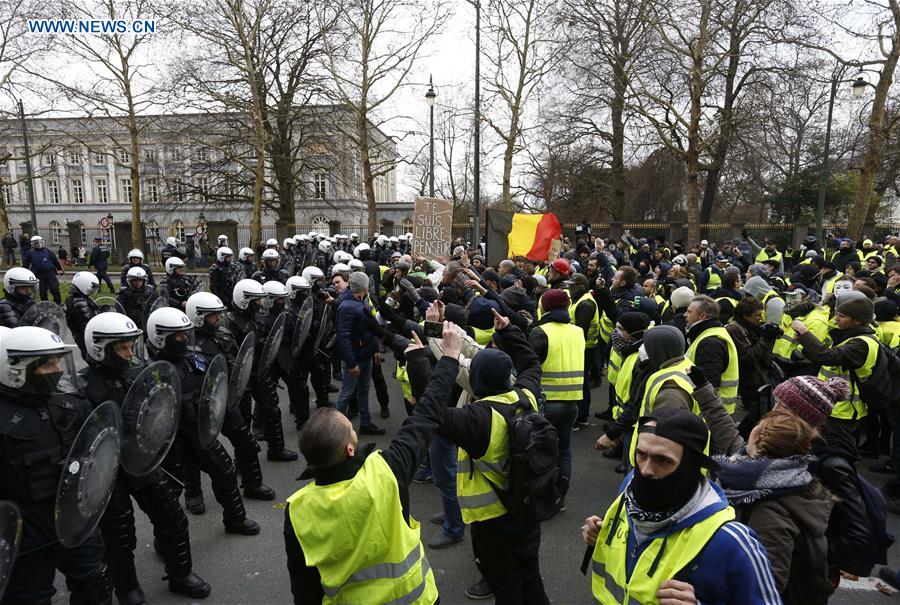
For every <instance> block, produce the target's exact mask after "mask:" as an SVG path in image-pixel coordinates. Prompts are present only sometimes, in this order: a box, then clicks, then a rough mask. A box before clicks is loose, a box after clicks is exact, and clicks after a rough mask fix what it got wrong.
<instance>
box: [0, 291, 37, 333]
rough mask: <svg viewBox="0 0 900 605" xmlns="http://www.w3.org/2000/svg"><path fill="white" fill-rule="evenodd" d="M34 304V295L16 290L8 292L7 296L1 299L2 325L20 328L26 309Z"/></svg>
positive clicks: (0, 316)
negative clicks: (23, 293)
mask: <svg viewBox="0 0 900 605" xmlns="http://www.w3.org/2000/svg"><path fill="white" fill-rule="evenodd" d="M33 306H34V296H33V295H32V296H24V295H22V294H16V293H15V292H6V298H4V299H3V300H0V326H6V327H7V328H18V327H19V322H20V321H22V315H24V314H25V311H27V310H28V309H30V308H31V307H33Z"/></svg>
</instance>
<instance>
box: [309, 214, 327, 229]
mask: <svg viewBox="0 0 900 605" xmlns="http://www.w3.org/2000/svg"><path fill="white" fill-rule="evenodd" d="M312 230H313V231H318V232H319V233H328V219H327V218H325V217H324V216H322V215H319V216H314V217H313V220H312Z"/></svg>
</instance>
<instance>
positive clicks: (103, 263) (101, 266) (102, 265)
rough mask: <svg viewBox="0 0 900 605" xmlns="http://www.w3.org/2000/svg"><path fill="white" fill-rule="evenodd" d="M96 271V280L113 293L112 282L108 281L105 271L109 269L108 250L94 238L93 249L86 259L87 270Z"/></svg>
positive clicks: (97, 238)
mask: <svg viewBox="0 0 900 605" xmlns="http://www.w3.org/2000/svg"><path fill="white" fill-rule="evenodd" d="M91 267H94V268H95V269H97V279H98V280H100V281H102V282H103V283H105V284H106V285H107V286H108V287H109V291H110V292H115V291H116V289H115V288H114V287H113V284H112V280H110V279H109V275H107V273H106V270H107V269H108V268H109V250H107V249H106V248H104V247H103V246H101V245H100V238H99V237H95V238H94V247H93V248H91V257H90V258H89V259H88V269H90V268H91Z"/></svg>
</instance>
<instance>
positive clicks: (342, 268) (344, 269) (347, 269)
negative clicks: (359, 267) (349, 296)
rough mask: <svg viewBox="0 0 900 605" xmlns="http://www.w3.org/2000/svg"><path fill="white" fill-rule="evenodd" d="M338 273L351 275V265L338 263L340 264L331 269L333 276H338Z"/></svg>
mask: <svg viewBox="0 0 900 605" xmlns="http://www.w3.org/2000/svg"><path fill="white" fill-rule="evenodd" d="M337 273H344V274H349V273H350V266H349V265H345V264H344V263H338V264H336V265H334V266H333V267H332V268H331V274H332V275H335V274H337Z"/></svg>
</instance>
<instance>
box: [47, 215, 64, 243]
mask: <svg viewBox="0 0 900 605" xmlns="http://www.w3.org/2000/svg"><path fill="white" fill-rule="evenodd" d="M61 235H62V227H60V226H59V221H50V242H51V243H52V244H53V245H54V246H58V245H59V238H60V236H61Z"/></svg>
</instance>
